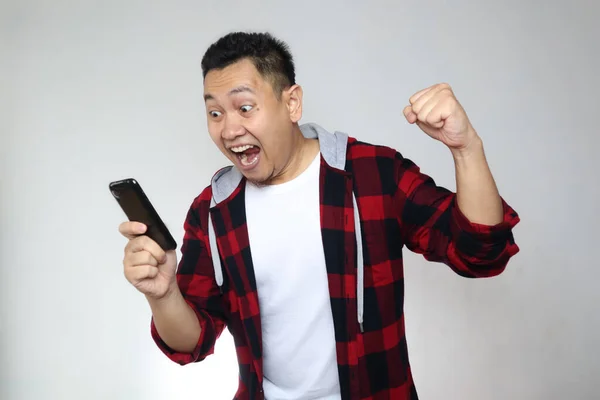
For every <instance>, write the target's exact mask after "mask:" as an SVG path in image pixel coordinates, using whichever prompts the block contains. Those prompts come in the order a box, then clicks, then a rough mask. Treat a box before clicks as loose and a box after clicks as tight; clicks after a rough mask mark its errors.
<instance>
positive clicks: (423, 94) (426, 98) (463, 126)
mask: <svg viewBox="0 0 600 400" xmlns="http://www.w3.org/2000/svg"><path fill="white" fill-rule="evenodd" d="M409 102H410V105H409V106H406V107H405V108H404V116H405V117H406V120H407V121H408V122H409V123H411V124H414V123H416V124H417V125H418V126H419V128H421V130H422V131H423V132H425V133H426V134H428V135H429V136H431V137H432V138H434V139H436V140H439V141H440V142H442V143H444V144H445V145H446V146H448V147H449V148H450V150H452V151H456V152H462V151H465V150H467V149H468V148H469V146H470V145H471V144H472V143H473V142H474V141H476V140H477V139H478V136H477V133H476V132H475V129H473V126H472V125H471V122H470V121H469V118H468V117H467V113H466V112H465V110H464V109H463V107H462V106H461V105H460V103H459V102H458V100H457V99H456V97H455V96H454V92H453V91H452V88H451V87H450V85H448V84H447V83H441V84H437V85H434V86H431V87H428V88H427V89H423V90H421V91H419V92H417V93H415V94H414V95H413V96H412V97H411V98H410V99H409Z"/></svg>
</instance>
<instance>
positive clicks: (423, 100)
mask: <svg viewBox="0 0 600 400" xmlns="http://www.w3.org/2000/svg"><path fill="white" fill-rule="evenodd" d="M442 90H445V88H444V87H443V86H441V85H438V86H434V87H432V88H431V89H430V90H428V91H427V92H425V93H423V94H422V95H421V96H420V97H419V98H418V99H417V100H416V101H415V102H414V104H413V105H412V108H413V111H414V112H415V113H417V114H419V113H421V110H422V109H423V106H425V104H427V102H428V101H429V100H431V99H432V98H433V97H435V96H437V95H438V94H439V93H440V92H441V91H442Z"/></svg>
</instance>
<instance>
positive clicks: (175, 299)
mask: <svg viewBox="0 0 600 400" xmlns="http://www.w3.org/2000/svg"><path fill="white" fill-rule="evenodd" d="M147 299H148V303H149V304H150V308H151V310H152V317H153V320H154V325H155V326H156V330H157V331H158V334H159V336H160V337H161V339H162V340H163V341H164V342H165V343H166V344H167V345H168V346H169V347H170V348H172V349H173V350H175V351H178V352H182V353H190V352H192V351H193V350H194V348H195V347H196V345H197V344H198V339H199V338H200V332H201V328H200V322H199V321H198V317H197V316H196V313H194V311H193V310H192V309H191V308H190V306H189V305H188V303H187V302H186V301H185V300H184V298H183V295H182V294H181V291H180V290H179V288H178V287H177V285H174V287H173V289H172V290H170V291H169V293H168V294H167V295H165V296H164V297H163V298H161V299H153V298H150V297H147Z"/></svg>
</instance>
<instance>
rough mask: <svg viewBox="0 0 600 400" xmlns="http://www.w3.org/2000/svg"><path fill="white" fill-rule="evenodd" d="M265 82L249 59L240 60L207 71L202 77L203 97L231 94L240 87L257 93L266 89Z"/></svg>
mask: <svg viewBox="0 0 600 400" xmlns="http://www.w3.org/2000/svg"><path fill="white" fill-rule="evenodd" d="M265 83H266V81H265V80H264V79H263V77H262V76H261V75H260V73H259V72H258V70H257V69H256V67H255V66H254V64H252V62H251V61H250V60H242V61H238V62H236V63H234V64H231V65H229V66H227V67H225V68H223V69H220V70H211V71H209V72H208V73H207V74H206V77H205V78H204V97H205V98H206V99H210V98H216V97H219V96H222V95H227V94H231V93H232V91H233V92H236V89H239V88H241V87H245V88H250V89H251V90H252V91H254V92H255V93H258V92H260V91H264V90H267V88H268V87H269V85H265ZM237 91H238V92H239V90H237Z"/></svg>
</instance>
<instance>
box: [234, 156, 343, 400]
mask: <svg viewBox="0 0 600 400" xmlns="http://www.w3.org/2000/svg"><path fill="white" fill-rule="evenodd" d="M320 159H321V157H320V154H319V155H317V157H315V160H314V161H313V162H312V163H311V165H310V166H309V167H308V168H307V169H306V170H305V171H304V172H303V173H302V174H301V175H300V176H298V177H297V178H295V179H293V180H292V181H289V182H286V183H283V184H280V185H269V186H264V187H257V186H256V185H254V184H251V183H249V182H248V184H247V185H246V217H247V222H248V233H249V240H250V249H251V252H252V260H253V264H254V273H255V277H256V285H257V290H258V299H259V305H260V312H261V324H262V338H263V369H264V385H263V388H264V393H265V398H266V399H267V400H280V399H311V400H317V399H318V400H339V399H340V398H341V396H340V387H339V378H338V370H337V358H336V343H335V334H334V328H333V316H332V313H331V305H330V300H329V289H328V283H327V270H326V267H325V256H324V253H323V242H322V239H321V222H320V211H319V210H320V207H319V167H320Z"/></svg>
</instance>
